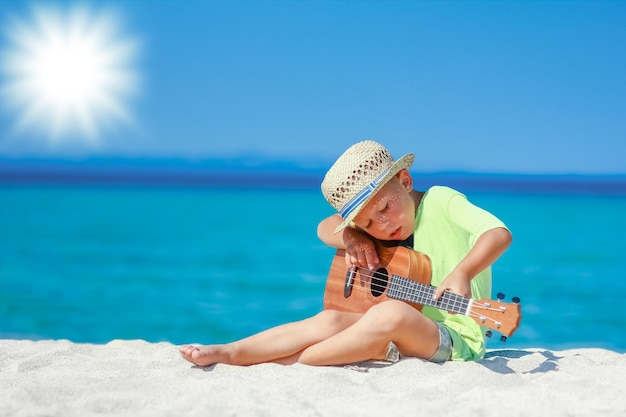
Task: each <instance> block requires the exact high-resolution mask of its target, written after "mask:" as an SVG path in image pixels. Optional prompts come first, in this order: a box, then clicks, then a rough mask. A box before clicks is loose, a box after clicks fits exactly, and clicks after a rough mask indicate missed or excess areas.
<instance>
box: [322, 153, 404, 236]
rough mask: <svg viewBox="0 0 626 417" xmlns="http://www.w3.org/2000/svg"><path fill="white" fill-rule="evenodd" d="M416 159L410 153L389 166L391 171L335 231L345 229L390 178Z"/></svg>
mask: <svg viewBox="0 0 626 417" xmlns="http://www.w3.org/2000/svg"><path fill="white" fill-rule="evenodd" d="M414 160H415V155H413V154H412V153H410V154H407V155H404V156H403V157H402V158H400V159H398V160H397V161H395V162H394V163H393V165H392V166H391V167H390V168H389V171H387V174H386V175H385V176H384V177H383V178H382V179H381V180H380V182H379V183H378V185H377V186H376V187H375V188H374V189H373V190H372V192H371V193H370V195H369V196H368V197H367V198H366V199H365V200H363V202H362V203H361V204H359V205H358V206H357V207H356V208H355V209H354V210H353V211H352V212H350V214H348V215H347V216H346V217H345V218H344V219H343V221H342V222H341V224H339V226H337V227H336V228H335V231H334V232H333V233H339V232H341V231H342V230H343V229H345V228H346V227H347V226H348V225H349V224H350V223H351V222H352V221H353V220H354V218H355V217H356V216H357V215H358V214H359V213H360V212H361V210H362V209H363V207H365V206H366V205H367V203H369V202H370V201H371V200H372V198H374V196H375V195H376V194H377V193H378V192H379V191H380V189H381V188H383V187H384V186H385V184H387V183H388V182H389V180H390V179H392V178H393V177H394V176H395V175H396V174H397V173H398V172H400V171H401V170H403V169H408V168H409V167H410V166H411V165H413V161H414Z"/></svg>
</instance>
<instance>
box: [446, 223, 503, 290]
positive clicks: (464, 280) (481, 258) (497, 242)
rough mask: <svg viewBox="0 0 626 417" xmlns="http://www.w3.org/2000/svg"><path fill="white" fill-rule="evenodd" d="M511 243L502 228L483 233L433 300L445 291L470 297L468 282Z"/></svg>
mask: <svg viewBox="0 0 626 417" xmlns="http://www.w3.org/2000/svg"><path fill="white" fill-rule="evenodd" d="M511 241H512V237H511V233H510V232H509V231H508V230H507V229H505V228H503V227H498V228H495V229H491V230H488V231H486V232H485V233H483V234H482V235H481V236H480V237H479V238H478V240H477V241H476V244H475V245H474V246H473V247H472V249H471V250H470V251H469V252H468V254H467V255H466V256H465V257H464V258H463V259H462V260H461V262H459V264H458V265H457V266H456V268H454V270H453V271H452V272H451V273H450V275H448V277H446V279H444V280H443V282H442V283H441V285H439V287H438V288H437V290H436V291H435V294H434V299H435V300H436V299H438V298H439V297H441V295H442V294H443V292H444V291H446V290H448V291H451V292H454V293H457V294H460V295H463V296H465V297H471V295H472V292H471V289H470V281H471V280H472V279H474V277H475V276H476V275H478V273H480V272H481V271H483V270H485V269H486V268H487V267H489V266H490V265H491V264H493V263H494V262H495V261H496V260H497V259H498V258H499V257H500V255H502V254H503V253H504V251H505V250H506V249H507V248H508V247H509V245H510V244H511Z"/></svg>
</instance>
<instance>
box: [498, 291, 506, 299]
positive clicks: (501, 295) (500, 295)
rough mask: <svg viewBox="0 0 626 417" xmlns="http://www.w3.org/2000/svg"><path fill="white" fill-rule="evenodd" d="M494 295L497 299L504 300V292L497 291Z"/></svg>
mask: <svg viewBox="0 0 626 417" xmlns="http://www.w3.org/2000/svg"><path fill="white" fill-rule="evenodd" d="M496 297H498V300H504V297H505V295H504V293H501V292H499V293H498V295H497V296H496Z"/></svg>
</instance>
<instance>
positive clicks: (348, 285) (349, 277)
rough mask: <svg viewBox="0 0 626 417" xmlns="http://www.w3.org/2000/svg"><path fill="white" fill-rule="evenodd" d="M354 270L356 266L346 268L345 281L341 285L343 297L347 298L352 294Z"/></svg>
mask: <svg viewBox="0 0 626 417" xmlns="http://www.w3.org/2000/svg"><path fill="white" fill-rule="evenodd" d="M356 271H357V267H356V266H352V268H350V269H348V272H346V281H345V284H344V286H343V298H348V297H350V295H352V284H353V283H354V279H355V278H356Z"/></svg>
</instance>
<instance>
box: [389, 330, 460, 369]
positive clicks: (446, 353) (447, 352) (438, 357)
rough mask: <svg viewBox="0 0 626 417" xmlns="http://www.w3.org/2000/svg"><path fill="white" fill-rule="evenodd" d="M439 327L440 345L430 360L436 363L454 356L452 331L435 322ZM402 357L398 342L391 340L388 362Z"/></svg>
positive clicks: (396, 360)
mask: <svg viewBox="0 0 626 417" xmlns="http://www.w3.org/2000/svg"><path fill="white" fill-rule="evenodd" d="M435 324H436V325H437V327H438V328H439V347H438V348H437V351H436V352H435V354H434V355H433V356H431V357H430V358H429V359H428V361H429V362H434V363H443V362H447V361H449V360H450V358H452V337H451V336H450V332H449V331H448V329H446V328H445V326H444V325H443V324H441V323H439V322H435ZM400 358H401V355H400V351H398V348H397V347H396V344H395V343H393V342H389V349H388V350H387V356H385V360H386V361H388V362H398V361H399V360H400Z"/></svg>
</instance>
